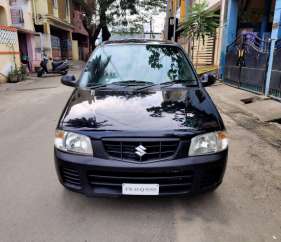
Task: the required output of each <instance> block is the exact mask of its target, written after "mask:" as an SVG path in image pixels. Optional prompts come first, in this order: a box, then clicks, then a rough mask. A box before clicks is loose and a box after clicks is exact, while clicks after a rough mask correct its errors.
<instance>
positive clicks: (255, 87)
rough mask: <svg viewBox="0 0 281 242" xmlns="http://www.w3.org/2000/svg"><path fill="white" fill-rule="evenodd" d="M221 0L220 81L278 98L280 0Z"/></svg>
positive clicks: (280, 80) (280, 78)
mask: <svg viewBox="0 0 281 242" xmlns="http://www.w3.org/2000/svg"><path fill="white" fill-rule="evenodd" d="M223 2H224V5H225V11H224V17H223V38H222V40H223V44H222V48H221V68H220V72H221V75H222V77H223V79H224V81H225V82H226V83H228V84H231V85H234V86H236V87H239V88H243V89H247V90H250V91H254V92H258V93H263V94H266V95H270V96H272V97H274V98H278V99H281V66H280V60H281V0H247V1H242V0H240V1H238V0H224V1H223Z"/></svg>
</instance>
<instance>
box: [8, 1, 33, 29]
mask: <svg viewBox="0 0 281 242" xmlns="http://www.w3.org/2000/svg"><path fill="white" fill-rule="evenodd" d="M10 8H11V9H15V10H17V9H22V12H23V19H24V23H23V24H13V25H14V26H16V27H20V28H24V29H27V30H31V31H34V25H33V19H32V1H26V0H17V1H16V2H15V3H12V4H11V6H10Z"/></svg>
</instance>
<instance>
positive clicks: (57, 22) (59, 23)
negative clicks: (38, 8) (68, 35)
mask: <svg viewBox="0 0 281 242" xmlns="http://www.w3.org/2000/svg"><path fill="white" fill-rule="evenodd" d="M47 21H48V22H49V24H50V25H53V26H55V27H56V28H59V29H63V30H65V31H69V32H72V31H73V29H74V26H73V25H72V24H70V23H68V22H66V21H63V20H61V19H59V18H56V17H54V16H52V15H47Z"/></svg>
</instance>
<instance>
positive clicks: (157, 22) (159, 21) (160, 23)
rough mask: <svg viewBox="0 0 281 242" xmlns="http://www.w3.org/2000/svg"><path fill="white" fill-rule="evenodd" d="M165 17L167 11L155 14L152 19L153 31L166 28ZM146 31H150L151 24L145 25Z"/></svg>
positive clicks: (158, 31) (160, 30) (157, 31)
mask: <svg viewBox="0 0 281 242" xmlns="http://www.w3.org/2000/svg"><path fill="white" fill-rule="evenodd" d="M165 17H166V13H165V12H163V13H160V14H159V15H156V16H153V20H152V26H153V27H152V29H153V32H155V33H160V32H162V30H163V29H164V24H165ZM144 31H145V32H150V27H149V24H145V25H144Z"/></svg>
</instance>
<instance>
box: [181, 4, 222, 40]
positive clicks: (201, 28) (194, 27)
mask: <svg viewBox="0 0 281 242" xmlns="http://www.w3.org/2000/svg"><path fill="white" fill-rule="evenodd" d="M218 26H219V15H218V14H216V13H215V11H213V10H210V9H208V3H207V2H206V1H203V2H198V3H194V4H193V6H192V8H191V13H190V14H189V16H188V18H187V20H186V21H185V22H183V23H182V24H181V25H180V30H182V31H183V35H185V36H187V37H189V38H191V39H195V40H199V39H200V38H201V39H202V40H203V43H204V42H205V37H206V36H214V34H215V33H216V28H218Z"/></svg>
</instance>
